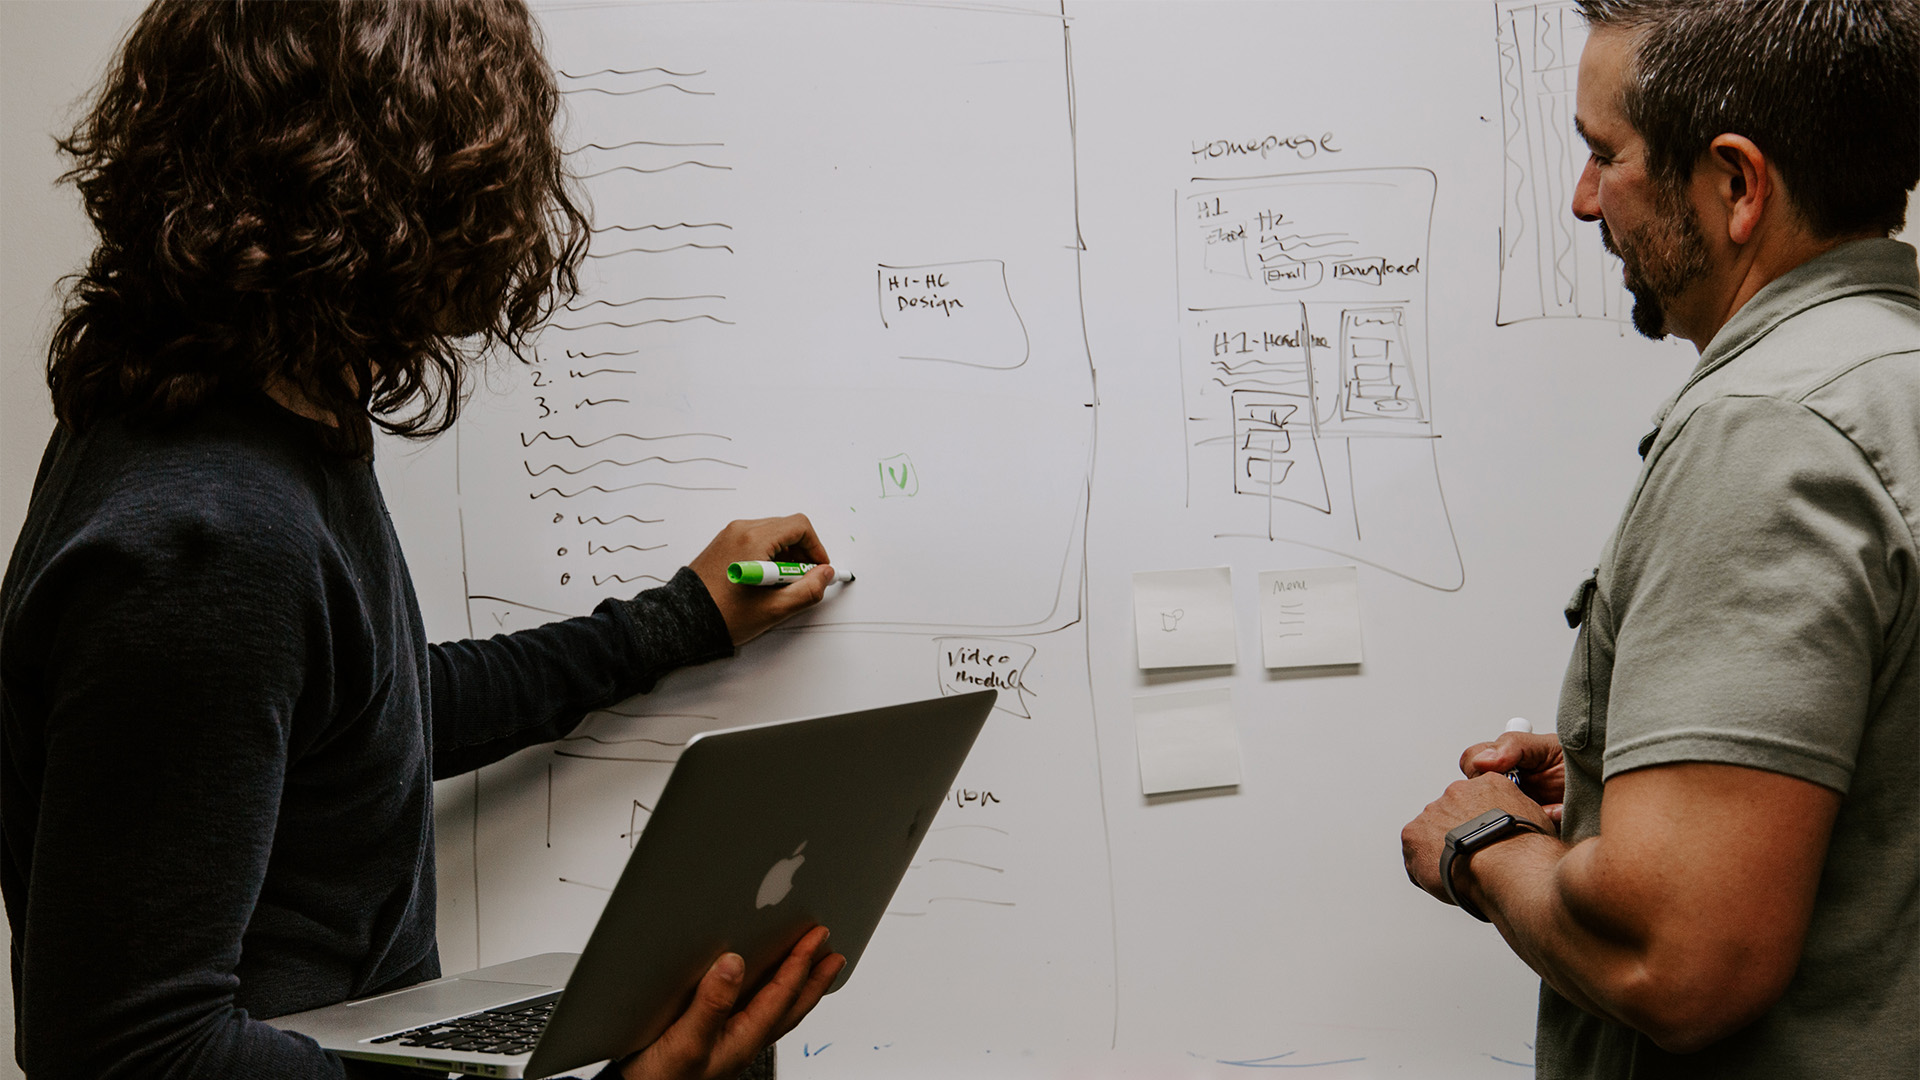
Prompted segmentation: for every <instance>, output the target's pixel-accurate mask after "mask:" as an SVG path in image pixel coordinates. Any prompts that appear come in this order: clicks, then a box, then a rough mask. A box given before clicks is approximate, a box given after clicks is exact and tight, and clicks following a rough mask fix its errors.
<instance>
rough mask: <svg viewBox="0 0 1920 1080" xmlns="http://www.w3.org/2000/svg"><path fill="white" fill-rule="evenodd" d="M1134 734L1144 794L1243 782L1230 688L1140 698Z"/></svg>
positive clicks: (1135, 713)
mask: <svg viewBox="0 0 1920 1080" xmlns="http://www.w3.org/2000/svg"><path fill="white" fill-rule="evenodd" d="M1133 732H1134V743H1135V745H1136V747H1137V748H1138V750H1139V753H1140V790H1141V792H1142V793H1143V794H1147V795H1160V794H1164V793H1166V792H1169V791H1192V790H1195V789H1198V788H1216V787H1232V786H1235V785H1237V784H1239V783H1240V736H1239V733H1238V732H1236V731H1235V730H1234V726H1233V697H1232V692H1231V689H1230V688H1229V687H1225V686H1220V687H1214V688H1212V689H1208V690H1189V691H1186V692H1185V693H1178V694H1153V695H1143V696H1141V697H1136V698H1134V699H1133Z"/></svg>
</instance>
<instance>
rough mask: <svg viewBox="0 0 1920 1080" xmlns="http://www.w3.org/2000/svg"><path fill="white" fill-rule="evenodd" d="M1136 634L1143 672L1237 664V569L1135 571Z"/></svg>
mask: <svg viewBox="0 0 1920 1080" xmlns="http://www.w3.org/2000/svg"><path fill="white" fill-rule="evenodd" d="M1133 632H1134V641H1135V642H1136V644H1138V645H1139V648H1140V666H1141V667H1143V668H1173V667H1203V666H1207V665H1216V664H1232V663H1235V662H1237V661H1238V660H1239V658H1240V657H1239V649H1238V647H1237V646H1236V644H1235V642H1234V633H1233V570H1232V569H1231V568H1230V567H1225V566H1211V567H1206V568H1203V569H1199V570H1138V571H1135V572H1134V575H1133Z"/></svg>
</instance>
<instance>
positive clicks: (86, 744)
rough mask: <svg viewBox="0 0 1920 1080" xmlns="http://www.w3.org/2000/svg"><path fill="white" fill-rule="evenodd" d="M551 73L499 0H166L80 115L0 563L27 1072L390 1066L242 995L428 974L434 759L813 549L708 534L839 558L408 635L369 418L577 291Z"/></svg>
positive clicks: (662, 1070)
mask: <svg viewBox="0 0 1920 1080" xmlns="http://www.w3.org/2000/svg"><path fill="white" fill-rule="evenodd" d="M558 100H559V96H558V93H557V90H556V88H555V85H554V81H553V75H552V72H551V70H550V69H549V67H548V66H547V63H546V61H545V59H544V58H543V57H542V55H541V51H540V43H539V39H538V34H537V31H536V29H535V28H534V26H533V23H532V21H531V19H530V17H529V16H528V13H527V11H526V10H525V8H524V7H523V6H522V5H521V4H520V3H519V2H518V0H461V2H443V3H413V2H407V0H377V2H335V3H304V4H279V3H263V2H258V0H241V2H236V3H203V2H194V0H158V2H156V3H154V4H152V5H151V6H150V7H148V8H147V9H146V10H145V11H144V13H143V14H142V15H141V16H140V18H139V20H138V22H137V23H136V24H135V26H134V28H133V30H132V32H131V34H130V35H129V37H128V38H127V40H126V42H125V44H124V46H123V48H122V51H121V54H120V57H119V59H118V62H117V64H116V65H115V67H114V68H113V70H112V71H110V72H109V74H108V76H107V78H106V80H105V82H104V84H103V86H102V87H101V88H100V90H99V91H98V94H97V97H96V98H95V100H94V102H93V104H92V107H91V109H90V111H89V112H88V114H87V115H86V117H85V118H84V119H83V120H82V121H81V122H80V124H79V125H78V127H77V128H76V129H75V130H74V132H73V133H72V134H71V135H70V136H69V137H68V138H67V139H65V140H63V141H62V142H61V144H60V145H61V149H62V150H63V151H64V152H65V153H66V154H67V155H69V157H70V158H71V160H72V162H73V166H72V169H71V171H70V172H69V174H68V178H69V179H70V180H72V181H73V182H74V183H75V184H76V186H77V187H78V189H79V191H80V194H81V196H82V199H83V201H84V205H85V209H86V212H87V214H88V216H89V217H90V218H91V219H92V221H93V223H94V225H95V227H96V229H97V230H98V233H99V240H98V246H97V248H96V249H95V251H94V254H93V257H92V260H91V261H90V263H89V265H88V266H87V268H86V270H85V272H84V273H83V274H82V275H81V276H80V277H79V279H78V281H77V283H76V284H75V285H74V287H73V289H72V292H71V295H70V296H69V299H68V304H67V307H66V311H65V315H64V318H63V319H62V321H61V322H60V324H59V327H58V329H57V330H56V332H55V335H54V338H53V342H52V347H51V350H50V355H49V360H48V365H47V381H48V385H49V386H50V387H51V389H52V393H53V401H54V407H55V411H56V414H57V416H58V420H59V424H58V427H57V429H56V431H55V432H54V435H53V438H52V440H51V442H50V443H49V445H48V447H47V451H46V455H45V458H44V459H43V461H42V463H41V466H40V472H39V475H38V478H37V480H36V482H35V487H34V493H33V498H32V503H31V506H30V509H29V512H28V517H27V521H26V524H25V526H24V527H23V529H22V531H21V534H20V538H19V541H18V543H17V545H16V547H15V549H14V553H13V558H12V561H11V563H10V565H9V566H8V569H7V574H6V579H5V583H4V585H3V586H0V772H4V779H3V780H0V886H4V891H5V896H6V905H7V916H8V919H9V921H10V922H11V925H12V931H13V942H12V946H13V949H12V960H13V978H14V987H15V993H16V1024H17V1029H18V1038H17V1041H16V1046H17V1047H18V1055H19V1059H20V1061H21V1063H22V1064H23V1065H24V1066H25V1067H26V1068H27V1070H28V1072H29V1073H30V1074H31V1075H32V1076H34V1077H36V1078H39V1077H58V1076H85V1077H90V1078H106V1077H130V1076H138V1077H194V1078H212V1077H271V1078H274V1080H291V1078H305V1077H341V1076H362V1075H364V1076H371V1075H377V1074H379V1073H380V1072H381V1068H380V1067H378V1066H373V1065H368V1064H366V1063H355V1062H346V1061H343V1060H341V1059H340V1058H338V1057H335V1056H333V1055H330V1054H327V1053H324V1052H322V1051H321V1050H319V1049H318V1048H317V1047H316V1046H315V1045H314V1044H313V1043H312V1042H311V1041H310V1040H307V1039H305V1038H304V1037H301V1036H297V1035H292V1034H288V1033H285V1032H282V1031H279V1030H278V1029H275V1028H273V1027H271V1026H269V1025H267V1024H264V1023H262V1022H260V1021H259V1020H258V1019H257V1018H258V1017H272V1016H279V1015H283V1014H287V1013H292V1012H299V1011H303V1010H306V1009H310V1008H315V1007H318V1006H321V1005H326V1004H330V1003H333V1002H337V1001H342V1000H347V999H350V998H356V997H363V996H367V995H371V994H378V993H382V992H385V991H388V990H392V989H397V988H400V987H404V986H407V985H410V984H413V983H417V982H420V981H422V980H425V979H429V978H433V977H435V976H437V975H438V974H439V973H440V968H439V958H438V955H437V953H436V950H435V942H434V908H435V901H434V881H433V865H434V863H433V810H432V794H433V788H432V782H433V780H434V779H436V778H439V777H444V776H449V775H453V774H456V773H459V772H462V771H466V770H469V769H473V768H477V767H479V766H480V765H483V764H486V763H488V762H491V761H496V760H499V759H501V758H503V757H505V756H507V755H508V754H510V753H513V752H514V751H516V750H518V749H521V748H523V747H526V746H529V745H532V744H534V743H537V742H541V741H544V740H550V739H554V738H557V737H559V736H561V735H563V734H565V733H566V732H567V731H569V730H571V728H572V727H573V726H574V725H576V724H578V723H579V721H580V720H581V718H582V717H583V716H584V715H585V713H586V712H588V711H589V710H591V709H594V708H597V707H600V706H604V705H607V704H609V703H611V702H613V701H616V700H619V699H620V698H623V697H626V696H628V695H631V694H634V693H638V692H642V691H644V690H647V689H649V688H651V687H652V685H653V684H654V683H655V681H656V680H658V679H659V678H660V677H661V676H662V675H664V674H665V673H667V672H668V671H670V670H672V669H674V668H676V667H679V666H681V665H685V664H692V663H699V662H702V661H706V660H710V659H714V658H716V657H720V656H725V655H729V654H730V653H731V652H732V650H733V647H734V646H735V645H738V644H740V643H742V642H744V641H746V640H747V639H748V638H751V637H753V636H754V635H755V634H757V633H759V632H760V631H762V630H764V629H766V628H767V627H768V626H771V625H772V624H774V623H776V622H778V621H779V620H780V619H782V618H785V617H786V616H787V615H790V614H792V613H793V612H794V611H796V610H798V609H800V608H801V607H804V606H806V605H807V604H810V603H813V602H815V601H817V600H818V599H819V597H820V595H821V592H822V590H823V589H824V588H825V585H826V582H827V581H828V580H830V579H831V570H829V569H826V568H822V569H820V570H817V571H815V573H814V576H813V577H812V578H811V579H810V580H808V581H806V582H804V583H801V584H799V585H796V586H792V587H789V588H786V589H780V590H747V589H740V588H737V587H730V586H728V585H727V583H726V581H725V566H726V563H727V561H728V560H730V559H735V558H748V559H751V558H773V557H776V556H781V555H787V556H791V557H801V558H806V559H809V560H810V561H814V562H821V563H824V562H826V561H827V556H826V552H825V551H824V550H823V549H822V547H821V544H820V541H819V539H818V537H816V536H815V535H814V533H813V530H812V528H811V526H810V525H809V524H808V523H807V521H806V519H805V518H804V517H800V516H798V515H795V516H793V517H789V518H779V519H766V520H762V521H755V522H735V523H734V524H733V525H730V526H728V528H727V529H726V530H725V531H723V532H722V533H721V534H720V536H719V537H717V538H716V539H715V540H714V542H713V544H712V545H711V546H709V547H708V549H707V550H706V551H705V552H703V553H702V554H701V555H700V556H699V557H698V558H696V559H694V560H693V562H692V564H691V565H690V566H689V567H687V568H684V569H682V570H681V571H680V572H679V573H678V574H677V575H676V576H675V577H674V578H673V580H672V581H671V582H670V583H668V584H667V585H665V586H663V587H661V588H658V589H653V590H649V591H647V592H644V593H641V594H640V595H639V596H636V597H634V598H632V599H630V600H620V599H610V600H607V601H605V602H604V603H602V604H601V605H600V606H599V607H598V608H596V609H595V611H594V612H593V614H591V615H588V616H584V617H581V618H576V619H570V620H567V621H565V622H560V623H554V624H551V625H549V626H545V627H541V628H539V629H536V630H532V631H527V632H523V633H519V634H512V635H504V636H500V637H495V638H492V639H490V640H487V641H465V642H457V643H453V644H449V645H439V646H429V645H428V644H427V642H426V639H425V633H424V629H423V624H422V620H421V616H420V612H419V608H418V605H417V603H416V601H415V598H414V593H413V587H412V583H411V581H410V579H409V577H408V574H407V568H406V563H405V560H404V559H403V558H402V556H401V553H400V549H399V546H398V542H397V540H396V538H395V535H394V531H393V527H392V524H391V523H390V521H389V520H388V517H387V513H386V508H385V505H384V503H383V502H382V499H381V495H380V490H379V486H378V484H377V483H376V481H375V478H374V473H373V468H372V461H371V454H372V442H373V438H372V437H373V428H374V427H375V426H376V425H377V426H379V427H381V428H384V429H386V430H387V431H389V432H394V433H398V434H402V435H410V436H421V437H424V436H429V435H432V434H435V433H438V432H441V431H444V430H445V429H446V428H447V427H448V426H449V425H451V424H452V423H453V421H454V418H455V416H456V415H457V413H458V412H459V407H460V403H461V401H462V396H463V391H464V388H465V383H466V376H467V374H468V372H469V371H470V370H471V369H472V368H473V366H474V365H475V364H476V363H478V362H479V361H480V359H481V357H482V356H483V355H484V354H486V353H487V352H488V351H490V350H500V351H505V352H509V353H513V354H515V355H518V354H519V351H520V350H521V348H522V347H523V344H524V342H525V341H526V338H527V336H528V334H529V333H530V332H531V331H533V330H534V329H535V328H537V327H538V326H539V325H540V323H541V322H542V320H543V319H544V318H545V317H546V316H547V314H548V313H549V312H551V311H552V310H553V309H554V307H555V305H556V304H558V303H564V302H565V301H566V300H567V299H568V298H569V297H571V296H572V295H573V292H574V290H575V287H576V279H575V268H576V266H577V265H578V263H579V261H580V259H581V258H582V256H583V254H584V249H585V245H586V235H587V229H586V219H585V217H584V216H583V214H582V213H581V211H580V209H579V208H578V207H577V206H576V204H575V201H574V199H573V198H572V197H571V196H570V195H569V193H568V190H567V177H566V173H565V170H564V168H563V163H562V160H563V159H562V156H561V153H560V151H559V148H558V147H557V145H556V144H555V140H554V135H553V122H554V117H555V113H556V109H557V105H558ZM843 965H844V960H842V959H840V958H838V957H836V956H831V955H828V954H827V952H826V950H825V947H824V933H823V932H820V931H816V932H815V933H814V934H813V935H810V936H809V937H808V938H807V939H805V940H803V942H802V943H801V945H800V946H799V947H798V948H797V949H796V950H795V953H794V955H793V956H791V957H790V958H789V960H788V962H787V964H786V965H785V966H784V967H783V968H782V971H781V974H780V976H779V977H778V978H776V979H775V981H774V982H773V983H772V984H770V985H769V986H768V988H767V989H765V990H763V991H762V992H761V993H760V994H759V995H757V996H756V997H754V998H753V1000H752V1001H751V1002H750V1003H748V1004H747V1005H746V1006H745V1007H744V1008H743V1009H741V1010H740V1011H738V1012H735V1011H734V1005H735V999H736V996H737V995H738V994H739V992H740V981H741V968H740V962H739V959H738V958H737V957H731V956H729V957H722V958H721V960H720V961H718V962H716V963H715V965H714V967H713V969H712V970H711V971H710V972H709V973H708V975H707V978H706V980H705V981H704V982H703V983H702V984H701V988H700V991H699V993H698V994H697V995H696V997H695V1000H694V1004H693V1005H692V1006H691V1007H690V1008H689V1011H688V1012H687V1014H686V1015H685V1016H683V1017H682V1018H681V1021H680V1022H679V1023H677V1024H676V1025H675V1026H674V1027H673V1028H672V1029H670V1030H669V1031H668V1032H667V1033H666V1034H665V1035H663V1036H662V1037H661V1039H660V1041H659V1042H658V1043H656V1044H655V1045H654V1046H652V1047H650V1048H648V1049H647V1050H645V1051H643V1052H641V1053H640V1054H638V1055H636V1056H635V1057H633V1058H631V1059H629V1060H628V1061H625V1062H622V1063H617V1065H616V1066H615V1068H616V1069H617V1070H618V1075H622V1076H626V1077H643V1076H644V1077H655V1076H675V1077H682V1076H684V1077H706V1076H719V1075H729V1074H732V1073H735V1072H738V1071H739V1070H740V1069H741V1068H742V1067H743V1066H745V1065H747V1064H748V1063H749V1061H750V1060H753V1059H754V1058H755V1055H756V1054H759V1053H760V1051H761V1050H762V1048H763V1047H766V1046H768V1045H769V1044H770V1043H771V1040H772V1039H774V1038H776V1037H777V1036H778V1035H779V1034H781V1033H783V1032H784V1031H785V1030H787V1029H788V1028H790V1027H792V1025H793V1024H794V1023H796V1022H798V1020H799V1018H800V1017H801V1016H803V1015H804V1014H805V1013H806V1012H807V1010H808V1009H810V1008H811V1007H812V1006H813V1004H814V1003H815V1002H817V1001H818V1000H819V997H820V994H821V993H822V991H823V990H824V988H825V986H826V985H827V983H828V982H829V981H830V980H831V979H832V977H833V976H834V975H835V974H837V972H838V971H839V969H840V968H841V967H842V966H843ZM763 1060H764V1058H763ZM403 1075H418V1074H417V1073H405V1074H403ZM610 1075H612V1074H610Z"/></svg>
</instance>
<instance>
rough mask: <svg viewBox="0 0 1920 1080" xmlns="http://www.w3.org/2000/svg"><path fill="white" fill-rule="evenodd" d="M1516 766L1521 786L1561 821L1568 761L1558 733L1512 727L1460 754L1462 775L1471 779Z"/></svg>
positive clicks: (1506, 771)
mask: <svg viewBox="0 0 1920 1080" xmlns="http://www.w3.org/2000/svg"><path fill="white" fill-rule="evenodd" d="M1515 770H1518V771H1519V773H1520V777H1519V779H1520V790H1521V791H1523V792H1525V793H1526V796H1527V797H1528V798H1530V799H1532V800H1533V801H1534V802H1537V803H1539V804H1540V806H1541V808H1542V809H1544V810H1545V811H1546V812H1547V816H1548V817H1550V818H1552V819H1553V820H1554V821H1555V823H1558V822H1559V820H1560V804H1561V801H1562V800H1563V799H1565V798H1566V792H1567V763H1566V759H1565V758H1563V757H1561V756H1560V737H1559V736H1558V735H1533V734H1529V733H1527V732H1520V731H1509V732H1507V733H1506V734H1504V735H1502V736H1500V737H1499V738H1498V739H1495V740H1494V741H1492V742H1483V743H1474V744H1473V745H1472V746H1469V747H1467V749H1466V752H1465V753H1463V754H1461V755H1460V775H1462V776H1464V777H1466V778H1467V779H1469V780H1471V779H1473V778H1474V777H1476V776H1479V775H1481V774H1482V773H1500V774H1502V775H1505V774H1506V773H1510V772H1513V771H1515Z"/></svg>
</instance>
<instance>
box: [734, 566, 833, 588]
mask: <svg viewBox="0 0 1920 1080" xmlns="http://www.w3.org/2000/svg"><path fill="white" fill-rule="evenodd" d="M819 565H821V564H819V563H810V562H759V561H756V562H737V563H728V564H727V580H728V581H731V582H733V583H734V584H735V585H785V584H787V583H788V582H790V581H799V580H800V579H801V578H803V577H806V576H807V571H809V570H811V569H813V568H814V567H816V566H819ZM833 580H834V581H836V582H839V583H840V584H843V585H844V584H847V583H849V582H851V581H853V575H852V574H849V573H847V572H846V571H845V570H843V569H841V568H840V567H837V566H836V567H834V568H833Z"/></svg>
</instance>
